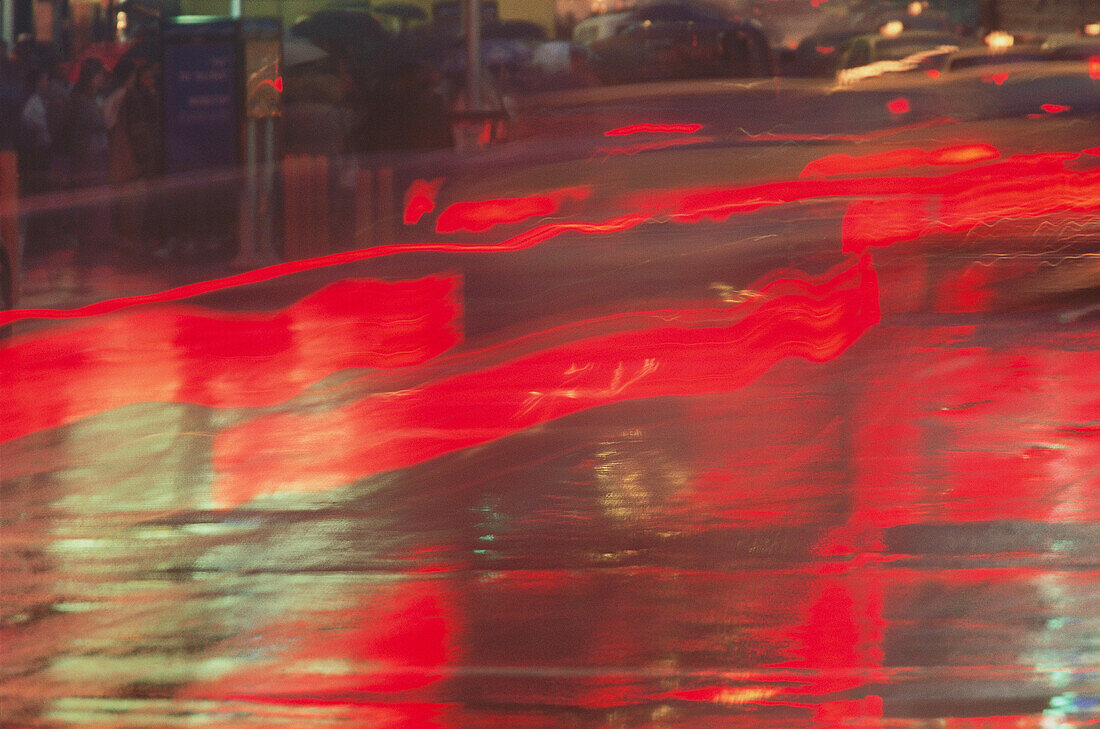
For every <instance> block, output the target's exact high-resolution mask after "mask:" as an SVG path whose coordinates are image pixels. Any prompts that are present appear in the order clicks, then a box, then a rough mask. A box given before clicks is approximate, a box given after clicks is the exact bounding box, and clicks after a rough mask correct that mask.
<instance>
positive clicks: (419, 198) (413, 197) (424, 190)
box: [404, 177, 444, 225]
mask: <svg viewBox="0 0 1100 729" xmlns="http://www.w3.org/2000/svg"><path fill="white" fill-rule="evenodd" d="M443 179H444V178H442V177H437V178H435V179H434V180H414V181H413V183H412V184H411V185H409V189H408V190H406V191H405V216H404V221H405V225H416V224H417V223H419V222H420V219H421V218H423V217H424V216H425V215H427V214H428V213H430V212H431V211H433V210H435V197H436V195H438V194H439V188H441V187H443Z"/></svg>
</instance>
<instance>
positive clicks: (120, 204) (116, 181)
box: [103, 58, 141, 252]
mask: <svg viewBox="0 0 1100 729" xmlns="http://www.w3.org/2000/svg"><path fill="white" fill-rule="evenodd" d="M111 76H112V85H113V86H114V90H113V91H111V93H109V94H108V95H107V97H106V99H105V100H104V102H103V120H104V121H105V122H106V124H107V182H108V183H110V185H111V188H112V194H111V223H112V229H113V231H114V233H115V236H116V238H117V240H118V247H119V248H120V249H121V250H123V251H128V252H133V251H137V250H139V245H138V240H137V239H138V230H139V224H138V215H137V213H138V211H139V210H140V205H141V201H140V196H139V195H138V194H137V191H135V190H133V189H132V188H133V187H134V184H133V183H134V181H135V180H137V179H138V177H139V174H138V166H137V161H136V160H135V159H134V150H133V148H132V146H131V144H130V135H129V133H128V130H127V128H126V125H124V124H120V123H119V117H120V115H121V110H122V106H123V102H124V100H125V99H126V97H128V96H129V95H131V94H132V93H133V91H134V87H135V86H136V85H137V66H136V65H134V62H133V61H131V60H130V59H129V58H123V59H122V60H120V61H119V62H118V64H117V65H116V66H115V69H114V71H113V72H112V74H111Z"/></svg>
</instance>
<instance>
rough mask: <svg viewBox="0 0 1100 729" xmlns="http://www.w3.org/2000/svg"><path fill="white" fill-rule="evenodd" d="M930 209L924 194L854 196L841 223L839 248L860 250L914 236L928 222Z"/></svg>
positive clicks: (920, 231) (928, 223)
mask: <svg viewBox="0 0 1100 729" xmlns="http://www.w3.org/2000/svg"><path fill="white" fill-rule="evenodd" d="M933 216H934V209H933V207H932V205H931V204H930V201H929V200H928V199H927V198H924V197H919V196H918V197H913V196H903V197H896V198H890V199H887V200H858V201H856V202H854V203H852V204H851V205H849V206H848V209H847V210H846V211H845V213H844V219H843V222H842V223H841V239H842V240H843V244H842V246H843V250H844V251H845V252H848V253H853V252H855V253H862V252H863V251H865V250H867V248H869V247H872V246H875V247H881V246H888V245H891V244H893V243H899V242H901V241H906V240H915V239H916V238H919V237H920V236H921V234H922V233H924V231H925V230H926V229H927V228H928V226H929V225H931V222H930V221H931V220H932V219H933Z"/></svg>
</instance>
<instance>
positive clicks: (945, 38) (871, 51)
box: [837, 30, 964, 83]
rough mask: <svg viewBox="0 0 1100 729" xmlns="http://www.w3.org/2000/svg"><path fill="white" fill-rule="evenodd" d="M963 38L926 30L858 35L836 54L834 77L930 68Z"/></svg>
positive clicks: (844, 78) (852, 78) (853, 77)
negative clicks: (835, 75) (835, 74)
mask: <svg viewBox="0 0 1100 729" xmlns="http://www.w3.org/2000/svg"><path fill="white" fill-rule="evenodd" d="M963 42H964V41H963V40H962V39H960V38H959V37H957V36H955V35H954V34H951V33H944V32H939V31H929V30H912V31H903V30H899V31H898V32H896V33H889V32H879V33H868V34H867V35H861V36H859V37H857V38H853V39H852V40H850V41H849V42H848V43H847V45H846V48H845V49H844V51H843V52H842V53H841V54H840V60H839V62H838V64H837V65H838V70H837V80H838V81H840V82H841V83H853V82H855V81H859V80H862V79H865V78H872V77H875V76H881V75H883V74H884V73H903V72H907V71H919V70H926V69H934V68H936V67H937V66H938V65H939V64H940V63H942V62H943V60H944V59H946V58H947V57H948V56H949V55H950V54H953V53H956V52H958V51H959V50H960V47H961V46H962V44H963Z"/></svg>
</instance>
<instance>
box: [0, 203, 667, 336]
mask: <svg viewBox="0 0 1100 729" xmlns="http://www.w3.org/2000/svg"><path fill="white" fill-rule="evenodd" d="M647 219H648V216H645V215H637V214H634V215H622V216H619V217H616V218H611V219H609V220H606V221H604V222H602V223H547V224H545V225H539V226H536V227H534V228H532V229H531V230H528V231H525V232H523V233H519V234H517V235H514V236H512V237H511V238H506V239H505V240H503V241H501V242H499V243H486V244H480V243H478V244H473V243H394V244H390V245H383V246H376V247H374V248H364V249H359V250H355V251H347V252H343V253H333V254H330V255H327V256H319V257H317V258H308V259H303V260H300V261H290V262H287V263H280V264H276V265H274V266H267V267H266V268H258V269H256V270H254V271H248V272H247V273H241V274H236V275H233V276H226V277H224V278H219V279H213V280H210V281H203V282H200V283H194V284H188V285H186V286H179V287H177V288H174V289H168V290H166V291H159V292H157V293H153V294H142V295H139V296H126V297H120V298H117V299H108V300H106V301H99V302H96V303H94V304H88V305H86V306H81V307H79V308H76V309H15V310H9V311H0V326H3V325H4V324H10V323H12V322H16V321H22V320H23V319H55V320H56V319H83V318H87V317H94V316H102V315H104V314H111V313H113V312H116V311H121V310H123V309H128V308H130V307H134V306H139V305H142V304H163V303H168V302H172V301H181V300H183V299H188V298H191V297H193V296H200V295H202V294H209V293H212V292H215V291H224V290H226V289H232V288H237V287H240V286H247V285H249V284H256V283H262V282H264V281H271V280H274V279H278V278H282V277H284V276H289V275H292V274H295V273H302V272H305V271H313V270H316V269H320V268H328V267H330V266H340V265H344V264H348V263H355V262H357V261H364V260H369V259H372V258H382V257H385V256H395V255H400V254H403V253H421V252H435V253H500V252H508V251H518V250H523V249H525V248H531V247H533V246H536V245H538V244H540V243H544V242H546V241H548V240H550V239H552V238H555V237H557V236H559V235H561V234H563V233H568V232H574V233H580V234H583V235H600V234H605V233H616V232H621V231H623V230H628V229H630V228H633V227H635V226H637V225H640V224H642V223H644V222H645V221H646V220H647Z"/></svg>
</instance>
